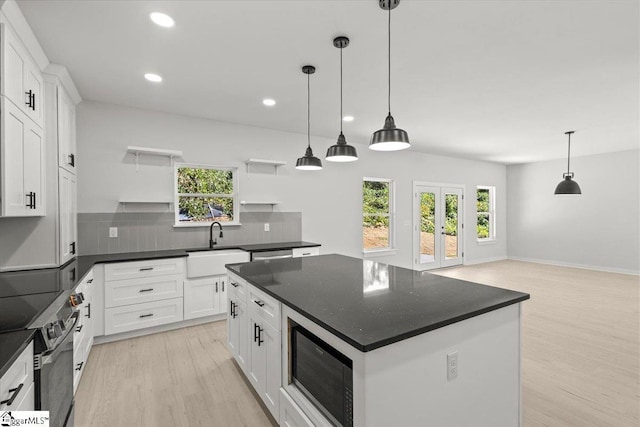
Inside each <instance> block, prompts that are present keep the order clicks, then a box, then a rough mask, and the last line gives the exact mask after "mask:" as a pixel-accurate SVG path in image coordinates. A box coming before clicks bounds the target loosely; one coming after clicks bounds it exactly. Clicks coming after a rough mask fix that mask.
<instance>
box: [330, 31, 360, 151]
mask: <svg viewBox="0 0 640 427" xmlns="http://www.w3.org/2000/svg"><path fill="white" fill-rule="evenodd" d="M333 45H334V46H335V47H337V48H338V49H340V135H338V142H336V143H335V144H334V145H332V146H331V147H329V149H328V150H327V157H326V159H327V160H328V161H330V162H354V161H356V160H358V153H357V152H356V148H355V147H354V146H353V145H349V144H347V139H346V138H345V137H344V134H343V133H342V49H344V48H345V47H347V46H349V39H348V38H347V37H344V36H340V37H336V38H335V39H333Z"/></svg>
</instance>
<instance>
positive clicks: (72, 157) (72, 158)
mask: <svg viewBox="0 0 640 427" xmlns="http://www.w3.org/2000/svg"><path fill="white" fill-rule="evenodd" d="M68 157H69V160H68V161H67V163H68V164H69V166H72V167H75V165H76V156H75V155H74V154H69V156H68Z"/></svg>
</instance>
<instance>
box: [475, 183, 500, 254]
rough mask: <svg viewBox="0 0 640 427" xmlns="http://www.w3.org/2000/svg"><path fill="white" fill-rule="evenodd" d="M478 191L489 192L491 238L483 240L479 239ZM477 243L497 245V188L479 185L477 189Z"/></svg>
mask: <svg viewBox="0 0 640 427" xmlns="http://www.w3.org/2000/svg"><path fill="white" fill-rule="evenodd" d="M478 190H489V212H487V213H488V214H489V237H485V238H483V239H479V238H478V230H477V227H478V213H482V212H478V203H477V199H478ZM475 196H476V218H475V224H476V242H477V243H478V245H492V244H495V243H496V234H497V233H496V231H497V230H496V187H494V186H491V185H478V186H477V187H476V194H475Z"/></svg>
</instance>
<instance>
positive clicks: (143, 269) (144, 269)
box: [140, 267, 153, 271]
mask: <svg viewBox="0 0 640 427" xmlns="http://www.w3.org/2000/svg"><path fill="white" fill-rule="evenodd" d="M151 270H153V267H143V268H141V269H140V271H151Z"/></svg>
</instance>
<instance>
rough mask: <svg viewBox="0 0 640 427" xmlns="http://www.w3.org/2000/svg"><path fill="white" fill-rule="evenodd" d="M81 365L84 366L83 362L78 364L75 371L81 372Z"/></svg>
mask: <svg viewBox="0 0 640 427" xmlns="http://www.w3.org/2000/svg"><path fill="white" fill-rule="evenodd" d="M82 365H84V362H80V363H78V367H77V368H76V371H81V370H82Z"/></svg>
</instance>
